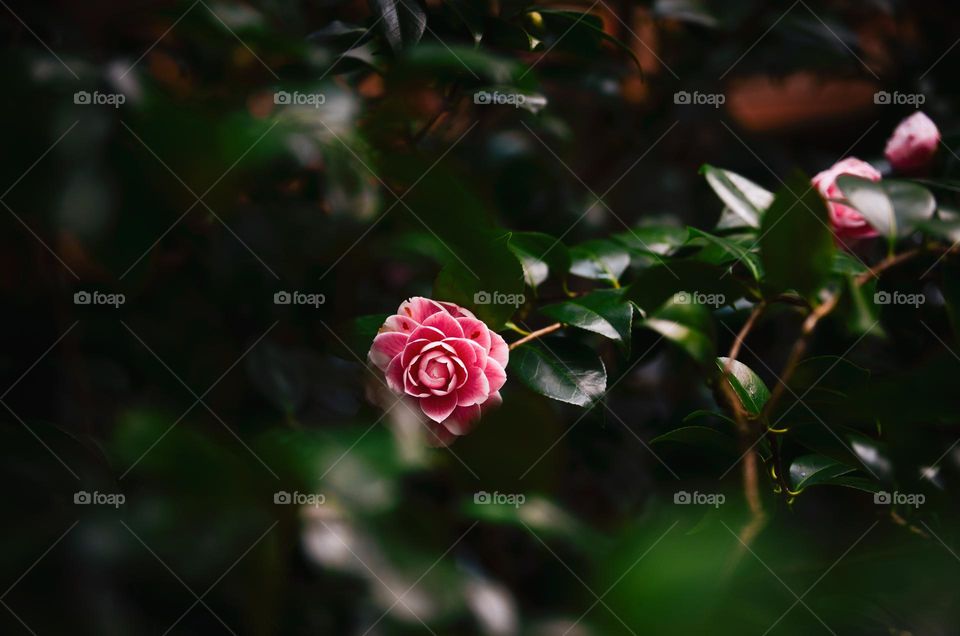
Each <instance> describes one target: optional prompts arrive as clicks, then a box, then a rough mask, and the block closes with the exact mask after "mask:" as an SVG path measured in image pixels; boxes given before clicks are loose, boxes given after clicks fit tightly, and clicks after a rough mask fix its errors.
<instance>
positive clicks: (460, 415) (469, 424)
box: [442, 404, 480, 436]
mask: <svg viewBox="0 0 960 636" xmlns="http://www.w3.org/2000/svg"><path fill="white" fill-rule="evenodd" d="M479 419H480V407H479V406H477V405H476V404H474V405H473V406H458V407H457V408H455V409H454V410H453V413H452V414H451V415H450V417H448V418H447V419H445V420H443V422H442V425H443V426H444V427H446V429H447V430H448V431H450V432H451V433H453V434H454V435H458V436H459V435H466V434H467V433H469V432H470V431H471V430H472V429H473V427H474V426H476V424H477V420H479Z"/></svg>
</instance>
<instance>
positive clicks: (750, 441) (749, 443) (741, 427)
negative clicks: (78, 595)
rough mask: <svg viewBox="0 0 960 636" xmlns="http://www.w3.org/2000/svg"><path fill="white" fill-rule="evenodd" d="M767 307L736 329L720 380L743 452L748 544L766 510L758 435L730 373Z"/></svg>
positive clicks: (742, 536) (763, 305)
mask: <svg viewBox="0 0 960 636" xmlns="http://www.w3.org/2000/svg"><path fill="white" fill-rule="evenodd" d="M766 307H767V303H766V302H765V301H760V302H759V303H757V304H756V305H755V306H754V308H753V311H752V312H750V316H749V317H748V318H747V321H746V322H745V323H744V324H743V327H741V329H740V331H739V333H737V337H736V338H735V339H734V341H733V345H731V347H730V352H729V354H728V355H727V364H726V365H725V366H724V370H723V377H722V378H721V380H720V387H721V390H722V391H723V392H724V394H725V395H726V398H727V401H728V402H729V403H730V407H731V409H732V410H733V417H734V419H735V420H736V423H737V431H738V433H739V439H740V450H741V451H742V452H743V460H742V463H741V466H742V468H741V475H742V478H743V494H744V497H745V498H746V500H747V507H748V508H749V510H750V521H748V522H747V525H745V526H744V527H743V528H742V529H741V530H740V534H739V537H740V541H741V542H742V544H743V545H745V546H749V545H750V543H751V542H752V541H753V539H754V538H755V537H756V536H757V534H758V533H759V532H760V530H761V529H762V528H763V525H764V524H765V523H766V514H765V513H764V511H763V502H762V500H761V499H760V461H759V454H758V453H757V450H756V439H755V435H754V434H753V433H752V431H751V427H750V422H749V418H748V417H747V413H746V411H745V410H744V408H743V405H742V404H741V403H740V398H739V397H738V396H737V394H736V391H734V390H733V386H732V385H731V384H730V380H729V379H728V377H729V374H730V372H731V369H732V368H733V363H734V362H735V361H736V359H737V356H738V355H739V354H740V349H741V347H742V346H743V342H744V340H746V338H747V336H748V335H749V334H750V332H751V331H752V330H753V327H754V326H755V325H756V323H757V320H758V319H759V318H760V316H761V314H763V311H764V310H765V309H766Z"/></svg>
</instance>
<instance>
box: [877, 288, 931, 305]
mask: <svg viewBox="0 0 960 636" xmlns="http://www.w3.org/2000/svg"><path fill="white" fill-rule="evenodd" d="M873 302H874V304H876V305H911V306H913V307H914V308H915V309H919V308H920V305H922V304H924V303H925V302H927V297H926V296H924V295H923V294H904V293H903V292H898V291H895V292H888V291H879V292H877V293H875V294H874V295H873Z"/></svg>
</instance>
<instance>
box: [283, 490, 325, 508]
mask: <svg viewBox="0 0 960 636" xmlns="http://www.w3.org/2000/svg"><path fill="white" fill-rule="evenodd" d="M326 501H327V497H326V495H323V494H322V493H319V492H300V491H299V490H294V491H293V492H287V491H286V490H278V491H277V492H275V493H273V503H275V504H277V505H278V506H313V507H314V508H319V507H320V506H322V505H323V504H324V503H325V502H326Z"/></svg>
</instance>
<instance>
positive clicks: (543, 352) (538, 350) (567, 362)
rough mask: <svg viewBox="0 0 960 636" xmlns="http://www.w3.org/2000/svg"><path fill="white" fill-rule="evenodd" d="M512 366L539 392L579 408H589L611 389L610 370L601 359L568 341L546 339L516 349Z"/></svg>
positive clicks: (518, 374) (512, 370)
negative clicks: (608, 381) (609, 382)
mask: <svg viewBox="0 0 960 636" xmlns="http://www.w3.org/2000/svg"><path fill="white" fill-rule="evenodd" d="M509 367H510V372H511V373H513V374H516V376H517V377H518V378H520V381H521V382H523V383H524V384H526V385H527V386H528V387H530V388H531V389H533V390H534V391H536V392H537V393H540V394H541V395H545V396H547V397H549V398H553V399H554V400H559V401H561V402H567V403H569V404H576V405H577V406H589V405H590V404H592V403H593V402H594V401H595V400H597V399H598V398H600V396H601V395H603V392H604V391H605V390H606V388H607V371H606V369H605V368H604V366H603V361H602V360H601V359H600V358H599V356H597V354H596V353H595V352H594V351H593V350H592V349H590V348H589V347H587V346H585V345H582V344H580V343H578V342H574V341H571V340H568V339H566V338H543V339H541V340H539V341H537V342H529V343H527V344H525V345H523V346H521V347H519V348H517V349H515V350H513V351H512V352H510V363H509Z"/></svg>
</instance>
